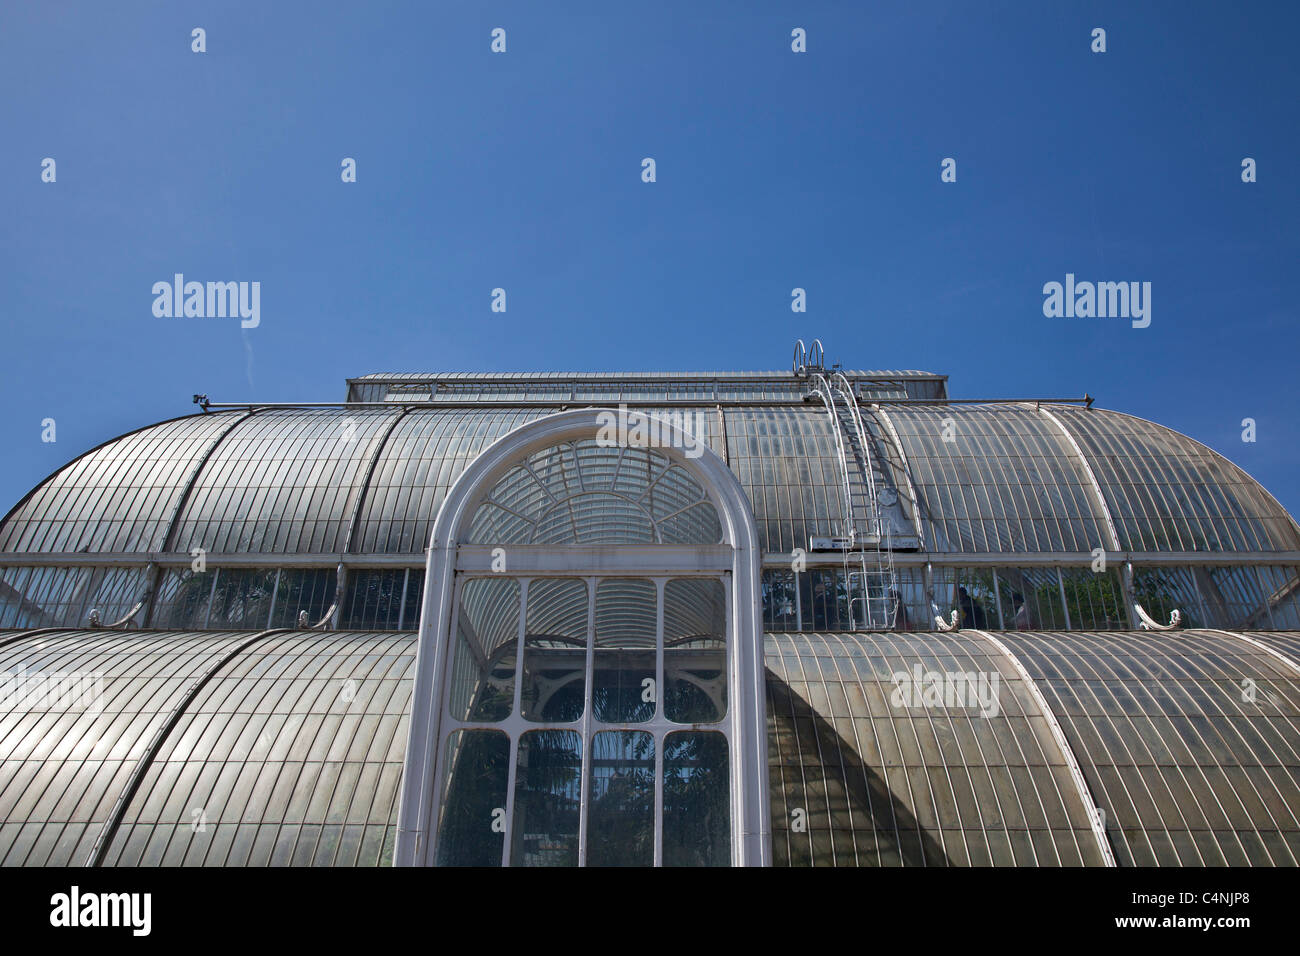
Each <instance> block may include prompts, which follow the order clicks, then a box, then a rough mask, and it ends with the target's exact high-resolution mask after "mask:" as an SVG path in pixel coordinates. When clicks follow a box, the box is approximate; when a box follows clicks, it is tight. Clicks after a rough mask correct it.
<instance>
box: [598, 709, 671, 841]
mask: <svg viewBox="0 0 1300 956" xmlns="http://www.w3.org/2000/svg"><path fill="white" fill-rule="evenodd" d="M588 799H589V805H588V808H587V865H588V866H651V865H653V864H654V833H655V826H654V816H655V741H654V737H653V736H652V735H651V734H648V733H644V732H641V731H635V730H606V731H602V732H600V733H598V734H596V735H595V737H594V738H593V740H592V747H591V785H590V789H589V792H588Z"/></svg>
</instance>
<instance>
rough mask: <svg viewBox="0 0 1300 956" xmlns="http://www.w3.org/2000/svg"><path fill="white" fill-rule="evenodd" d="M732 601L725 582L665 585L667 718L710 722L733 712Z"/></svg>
mask: <svg viewBox="0 0 1300 956" xmlns="http://www.w3.org/2000/svg"><path fill="white" fill-rule="evenodd" d="M726 629H727V601H726V591H725V589H724V588H723V586H722V582H721V581H717V580H710V579H708V578H681V579H678V580H675V581H669V582H668V583H667V584H666V585H665V586H664V716H666V717H667V718H668V719H669V720H671V721H675V722H676V723H679V724H697V723H710V722H712V721H715V720H721V719H722V717H723V715H724V714H725V713H726V712H727V642H726V638H725V635H726V632H727V631H726Z"/></svg>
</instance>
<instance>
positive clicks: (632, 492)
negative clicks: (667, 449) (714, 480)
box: [466, 439, 722, 545]
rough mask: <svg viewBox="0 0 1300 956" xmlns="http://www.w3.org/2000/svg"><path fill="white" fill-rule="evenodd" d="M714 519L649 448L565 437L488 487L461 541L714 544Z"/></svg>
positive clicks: (679, 472) (691, 484) (717, 529)
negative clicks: (569, 440)
mask: <svg viewBox="0 0 1300 956" xmlns="http://www.w3.org/2000/svg"><path fill="white" fill-rule="evenodd" d="M721 538H722V524H721V522H720V521H719V520H718V513H717V511H716V510H715V509H714V507H713V504H712V503H711V502H710V501H709V497H708V495H707V493H706V492H705V491H704V488H703V487H701V485H700V483H699V482H698V481H697V480H696V479H695V478H694V476H693V475H692V474H691V473H690V472H689V471H688V470H687V469H686V468H684V467H682V466H681V465H680V464H677V463H675V462H674V461H673V460H672V459H670V458H668V457H667V456H666V455H664V454H662V453H660V452H658V451H655V450H653V449H649V448H618V447H609V446H607V447H602V446H601V445H600V444H599V443H598V442H597V441H596V440H595V439H584V440H582V441H575V442H565V443H563V444H560V445H556V446H554V447H551V448H544V449H542V450H541V451H537V452H534V453H533V454H531V455H529V456H528V457H527V459H526V460H524V461H522V462H520V463H519V464H518V465H516V466H515V467H514V468H511V469H510V471H508V472H507V473H506V474H505V475H504V476H502V477H501V479H500V480H499V481H498V482H497V483H496V485H495V486H494V487H493V488H492V490H491V491H489V492H488V494H487V496H486V497H485V498H484V500H483V501H482V503H480V504H479V507H478V510H477V511H476V512H475V513H474V518H473V520H472V522H471V524H470V529H469V534H468V536H467V538H466V543H468V544H545V545H559V544H716V543H718V542H719V541H720V540H721Z"/></svg>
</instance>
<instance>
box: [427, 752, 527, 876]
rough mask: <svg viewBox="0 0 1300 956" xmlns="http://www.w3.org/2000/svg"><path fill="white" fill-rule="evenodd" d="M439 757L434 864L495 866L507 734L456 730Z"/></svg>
mask: <svg viewBox="0 0 1300 956" xmlns="http://www.w3.org/2000/svg"><path fill="white" fill-rule="evenodd" d="M443 760H444V761H445V767H446V775H445V777H444V783H443V796H442V801H443V802H442V813H441V818H440V820H439V821H438V861H437V862H438V866H500V865H501V850H502V848H503V846H504V844H505V833H504V831H503V828H502V827H501V824H500V822H499V821H500V820H502V819H503V812H504V808H505V805H506V784H507V781H508V780H509V774H510V739H509V738H508V737H507V736H506V735H505V734H503V733H501V731H499V730H456V731H453V732H452V733H451V735H450V736H449V737H448V738H447V744H446V748H445V749H444V751H443ZM494 824H496V825H495V826H494ZM499 831H501V832H499Z"/></svg>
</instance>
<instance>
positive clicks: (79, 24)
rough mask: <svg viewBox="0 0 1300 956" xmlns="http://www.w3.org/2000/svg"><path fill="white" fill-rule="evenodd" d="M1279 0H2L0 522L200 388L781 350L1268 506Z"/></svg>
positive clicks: (1284, 348) (303, 385)
mask: <svg viewBox="0 0 1300 956" xmlns="http://www.w3.org/2000/svg"><path fill="white" fill-rule="evenodd" d="M1298 9H1300V7H1298V6H1297V5H1295V4H1275V3H1267V4H1266V3H1249V2H1247V3H1236V4H1232V5H1229V4H1225V3H1187V2H1168V3H1134V2H1122V3H1086V4H1085V3H1051V2H1033V3H978V4H976V3H969V2H962V3H925V2H883V3H878V2H873V3H870V4H861V3H848V2H845V3H788V4H776V3H742V2H718V3H708V4H700V3H690V2H660V3H655V4H636V5H633V4H608V3H594V2H593V3H554V4H538V3H535V2H530V3H455V4H451V3H382V2H374V3H370V2H367V3H358V4H348V5H341V4H329V5H324V4H308V3H288V2H278V0H277V2H274V3H267V2H264V0H261V2H255V3H253V2H250V3H243V2H220V3H217V2H211V3H187V2H156V3H139V2H125V3H113V4H104V3H99V2H93V3H90V2H87V3H32V4H27V3H8V4H4V5H3V7H0V87H2V88H3V89H4V91H5V93H4V95H3V97H0V130H3V138H2V139H0V208H2V209H3V213H4V216H3V219H4V228H3V230H2V231H0V243H2V245H0V303H3V306H4V322H5V329H4V347H3V349H0V390H2V392H0V398H2V399H3V401H4V407H5V409H6V414H5V415H4V416H3V419H0V441H2V442H3V447H4V448H6V449H7V450H8V454H7V455H6V456H5V461H6V467H5V468H4V469H3V470H2V471H0V513H3V512H4V511H6V510H7V509H8V508H9V507H10V506H11V505H12V504H13V503H14V502H16V501H17V500H18V499H19V498H20V497H21V496H22V495H23V494H25V493H26V491H27V490H28V489H29V488H30V487H31V486H33V485H34V484H36V483H37V482H39V481H40V480H41V479H42V478H43V477H44V476H45V475H46V474H48V473H50V472H51V471H53V470H55V469H56V468H57V467H59V466H60V465H62V464H63V463H65V462H66V461H68V460H70V459H71V458H73V457H75V456H76V455H77V454H80V453H81V452H83V451H85V450H87V449H89V448H90V447H91V446H93V445H95V444H98V443H100V442H102V441H104V440H106V439H108V438H111V437H113V436H114V435H117V434H120V433H121V432H124V431H127V430H130V429H132V428H136V427H139V426H141V425H144V424H147V423H149V422H153V421H158V420H161V419H165V418H171V417H173V416H176V415H182V414H186V413H188V412H190V411H192V410H193V406H192V405H191V404H190V396H191V395H192V394H193V393H195V392H206V393H207V394H208V395H209V396H210V397H211V398H212V399H213V400H214V401H244V400H250V399H251V400H257V401H312V400H316V401H319V400H326V401H333V400H339V399H341V398H342V397H343V395H344V379H345V378H347V377H348V376H350V375H360V374H364V373H367V372H376V371H440V370H484V371H499V370H506V371H513V370H533V369H538V370H572V369H597V370H643V369H719V368H725V369H783V368H786V367H787V366H788V363H789V358H790V351H791V346H792V344H793V341H794V340H795V339H796V338H798V337H802V338H805V339H811V338H812V337H814V336H820V337H821V339H822V340H823V341H824V342H825V343H826V346H827V352H828V356H829V358H830V359H831V360H832V361H839V362H842V363H843V364H844V365H845V366H848V367H855V368H919V369H926V370H931V371H936V372H943V373H947V374H948V375H950V376H951V381H950V388H951V391H952V394H953V396H954V397H961V398H977V397H1055V396H1076V395H1082V394H1083V393H1084V392H1088V393H1090V394H1092V395H1094V396H1096V397H1097V399H1098V403H1099V404H1100V405H1102V406H1104V407H1107V408H1114V409H1118V410H1121V411H1125V412H1129V413H1131V414H1135V415H1138V416H1141V417H1143V418H1148V419H1152V420H1154V421H1157V422H1160V423H1162V424H1165V425H1169V426H1171V427H1173V428H1176V429H1178V430H1179V431H1182V432H1185V433H1187V434H1189V435H1191V436H1193V437H1194V438H1197V439H1198V440H1200V441H1203V442H1205V443H1206V444H1208V445H1210V446H1211V447H1213V448H1215V449H1216V450H1218V451H1219V452H1221V453H1223V454H1224V455H1226V456H1227V457H1228V458H1230V459H1232V460H1233V461H1235V462H1237V463H1238V464H1240V465H1241V466H1242V467H1244V468H1245V469H1246V470H1247V471H1249V472H1251V473H1252V474H1253V475H1255V476H1256V477H1257V478H1258V479H1259V480H1260V481H1261V482H1262V483H1263V484H1264V485H1265V487H1267V488H1268V489H1269V490H1271V491H1272V492H1273V493H1274V494H1275V495H1276V496H1277V497H1278V499H1279V500H1280V501H1281V502H1282V503H1283V504H1284V505H1286V506H1287V507H1288V509H1289V510H1290V511H1291V512H1292V513H1293V514H1295V513H1298V512H1300V469H1298V467H1297V466H1300V450H1298V449H1300V441H1298V439H1300V425H1298V424H1297V422H1296V414H1295V413H1296V407H1297V402H1296V395H1297V386H1296V384H1295V368H1296V358H1297V348H1296V346H1297V343H1298V341H1300V331H1297V330H1298V328H1300V325H1298V323H1300V314H1298V308H1297V304H1296V302H1297V299H1296V296H1295V286H1294V283H1295V282H1296V280H1297V278H1300V270H1297V263H1298V262H1300V255H1298V253H1300V241H1298V240H1297V234H1296V224H1297V221H1300V216H1298V215H1297V214H1298V212H1300V203H1298V202H1297V199H1298V195H1297V193H1298V190H1300V185H1298V184H1300V176H1297V174H1296V170H1295V163H1296V157H1297V156H1298V155H1300V132H1298V124H1297V112H1298V111H1297V102H1300V97H1298V96H1297V94H1298V93H1300V65H1298V64H1297V58H1296V56H1295V53H1294V43H1295V37H1296V35H1297V34H1298V33H1300V13H1298V12H1297V11H1298ZM194 27H203V28H204V29H205V30H206V32H207V52H206V53H203V54H196V53H193V52H191V30H192V29H193V28H194ZM494 27H502V28H504V29H505V30H506V39H507V51H506V53H504V54H493V53H492V52H491V51H490V49H489V45H490V42H491V38H490V32H491V30H492V29H493V28H494ZM795 27H802V28H803V29H805V30H806V31H807V46H808V52H807V53H804V54H795V53H792V52H791V49H790V31H791V30H792V29H793V28H795ZM1094 27H1103V28H1105V30H1106V31H1107V51H1106V52H1105V53H1104V54H1094V53H1092V52H1091V50H1090V44H1091V37H1090V35H1091V31H1092V29H1093V28H1094ZM647 156H649V157H653V158H654V159H655V161H656V164H657V182H655V183H651V184H647V183H643V182H642V181H641V160H642V158H643V157H647ZM45 157H52V158H54V159H55V161H56V163H57V181H56V182H54V183H43V182H42V181H41V161H42V159H43V158H45ZM343 157H353V158H355V159H356V161H357V182H356V183H348V184H345V183H343V182H342V181H341V179H340V162H341V160H342V158H343ZM944 157H953V158H954V159H956V161H957V181H956V182H955V183H942V182H940V161H941V160H942V159H943V158H944ZM1244 157H1252V158H1254V159H1255V160H1256V162H1257V164H1258V182H1255V183H1251V184H1246V183H1243V182H1242V181H1241V175H1240V173H1241V161H1242V159H1243V158H1244ZM177 272H181V273H184V274H185V275H186V277H187V278H190V279H197V280H200V281H208V280H213V281H228V280H236V281H238V280H243V281H254V280H255V281H259V282H260V283H261V324H260V326H259V327H258V328H256V329H248V330H244V329H241V328H240V325H239V322H238V320H236V319H200V318H157V317H155V316H154V315H153V311H152V303H153V295H152V293H151V289H152V286H153V283H155V282H157V281H160V280H166V281H170V279H171V277H172V275H173V274H174V273H177ZM1067 272H1072V273H1074V274H1075V275H1076V276H1077V277H1078V278H1079V279H1081V280H1082V279H1090V280H1094V281H1103V280H1104V281H1146V282H1150V283H1151V284H1152V303H1151V305H1152V311H1151V318H1152V322H1151V325H1150V327H1149V328H1145V329H1134V328H1132V327H1131V325H1130V323H1129V322H1127V321H1125V320H1122V319H1097V318H1091V319H1078V318H1076V319H1064V318H1051V319H1049V318H1046V317H1044V315H1043V311H1042V305H1043V293H1042V287H1043V284H1044V283H1046V282H1049V281H1063V280H1064V277H1065V274H1066V273H1067ZM496 287H501V288H504V289H505V290H506V294H507V311H506V312H505V313H493V312H491V311H490V300H491V290H492V289H493V288H496ZM795 287H801V288H804V289H806V290H807V304H808V311H807V313H806V314H802V315H799V314H794V313H792V312H791V309H790V294H791V289H793V288H795ZM1246 417H1251V418H1254V419H1255V420H1256V422H1257V428H1258V441H1257V442H1256V443H1254V444H1246V443H1243V442H1242V440H1241V431H1242V428H1241V420H1242V419H1243V418H1246ZM45 418H54V419H55V420H56V422H57V439H58V440H57V442H56V443H54V444H47V443H42V442H41V421H42V419H45Z"/></svg>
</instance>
